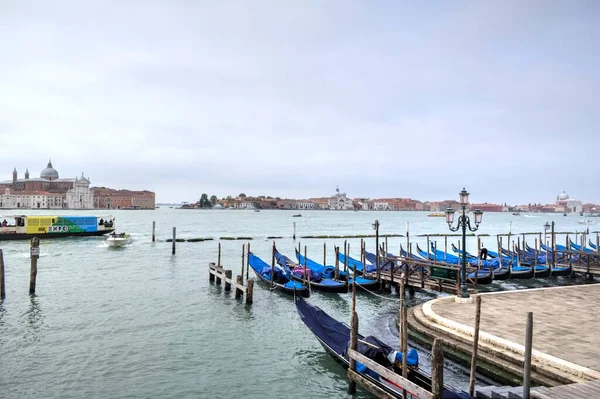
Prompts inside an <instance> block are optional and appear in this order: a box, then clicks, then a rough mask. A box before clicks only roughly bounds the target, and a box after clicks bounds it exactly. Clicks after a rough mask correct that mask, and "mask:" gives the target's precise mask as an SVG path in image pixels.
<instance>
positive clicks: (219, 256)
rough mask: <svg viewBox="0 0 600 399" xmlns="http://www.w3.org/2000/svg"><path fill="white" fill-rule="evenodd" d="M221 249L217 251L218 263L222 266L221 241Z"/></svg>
mask: <svg viewBox="0 0 600 399" xmlns="http://www.w3.org/2000/svg"><path fill="white" fill-rule="evenodd" d="M218 246H219V250H218V252H217V265H218V266H221V243H219V245H218Z"/></svg>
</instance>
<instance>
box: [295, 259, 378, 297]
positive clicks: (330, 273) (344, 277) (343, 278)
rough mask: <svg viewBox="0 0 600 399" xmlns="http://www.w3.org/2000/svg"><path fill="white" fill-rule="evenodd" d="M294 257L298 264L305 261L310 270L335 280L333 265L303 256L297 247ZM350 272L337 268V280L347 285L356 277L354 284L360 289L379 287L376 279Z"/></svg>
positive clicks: (369, 289)
mask: <svg viewBox="0 0 600 399" xmlns="http://www.w3.org/2000/svg"><path fill="white" fill-rule="evenodd" d="M296 259H298V262H299V263H300V265H302V266H304V264H305V263H306V267H307V268H310V269H311V270H314V271H316V272H318V273H321V274H322V275H324V276H326V277H328V278H331V279H333V280H335V267H334V266H324V265H321V264H320V263H317V262H315V261H314V260H312V259H310V258H306V257H304V256H303V255H302V254H301V253H300V252H298V250H297V249H296ZM350 272H351V269H349V270H348V272H345V271H344V270H339V277H338V279H337V281H339V282H342V283H344V284H346V286H347V285H350V284H352V282H353V279H354V278H356V284H357V285H358V287H359V288H361V289H366V290H368V291H376V290H378V289H379V288H380V284H379V282H378V281H377V280H375V279H372V278H366V277H361V276H356V277H353V276H352V273H350ZM344 292H346V291H344Z"/></svg>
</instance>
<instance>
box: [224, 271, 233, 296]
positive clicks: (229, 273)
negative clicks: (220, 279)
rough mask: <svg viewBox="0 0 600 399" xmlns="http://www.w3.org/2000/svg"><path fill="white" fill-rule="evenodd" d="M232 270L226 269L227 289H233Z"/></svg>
mask: <svg viewBox="0 0 600 399" xmlns="http://www.w3.org/2000/svg"><path fill="white" fill-rule="evenodd" d="M231 276H232V274H231V270H225V291H231Z"/></svg>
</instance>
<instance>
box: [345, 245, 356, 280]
mask: <svg viewBox="0 0 600 399" xmlns="http://www.w3.org/2000/svg"><path fill="white" fill-rule="evenodd" d="M344 272H345V273H346V275H348V241H346V240H344ZM354 278H356V276H354Z"/></svg>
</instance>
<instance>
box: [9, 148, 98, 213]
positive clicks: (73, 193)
mask: <svg viewBox="0 0 600 399" xmlns="http://www.w3.org/2000/svg"><path fill="white" fill-rule="evenodd" d="M7 190H8V191H7ZM0 192H2V193H3V194H2V195H1V196H0V197H1V198H0V208H29V209H57V208H58V209H91V208H93V206H94V203H93V194H92V192H91V190H90V180H89V179H88V178H86V177H85V176H84V175H83V173H82V174H81V177H75V178H60V176H59V174H58V171H57V170H56V169H54V167H53V166H52V161H51V160H50V161H48V165H47V166H46V167H45V168H44V169H43V170H42V171H41V173H40V177H34V178H29V170H28V169H27V170H26V171H25V176H24V178H23V179H19V176H18V173H17V168H15V169H14V170H13V173H12V180H6V181H3V182H0Z"/></svg>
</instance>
